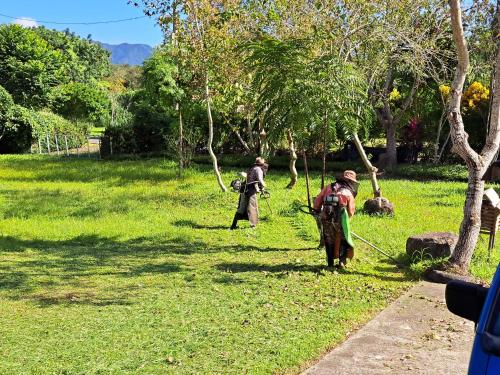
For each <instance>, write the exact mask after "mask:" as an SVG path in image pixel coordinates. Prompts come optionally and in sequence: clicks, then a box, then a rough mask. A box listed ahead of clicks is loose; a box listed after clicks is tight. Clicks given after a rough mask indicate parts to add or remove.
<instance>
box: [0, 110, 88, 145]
mask: <svg viewBox="0 0 500 375" xmlns="http://www.w3.org/2000/svg"><path fill="white" fill-rule="evenodd" d="M4 126H5V128H4V133H3V137H2V138H1V139H0V153H3V154H19V153H23V152H27V151H28V150H29V149H30V147H31V145H32V144H33V143H34V142H38V140H39V141H40V143H41V144H42V147H43V148H44V149H45V148H46V147H47V141H46V139H47V135H48V137H49V143H50V148H51V149H52V150H55V149H56V139H55V135H56V134H57V136H58V142H59V147H60V148H61V149H63V148H64V147H65V138H64V136H66V140H67V142H68V147H69V148H74V147H77V146H80V145H82V144H83V143H84V142H85V138H86V135H87V134H88V132H89V129H90V126H89V124H88V123H83V122H81V123H72V122H70V121H68V120H66V119H65V118H63V117H61V116H58V115H56V114H54V113H52V112H49V111H39V112H35V111H32V110H29V109H27V108H24V107H22V106H20V105H16V104H14V105H13V106H12V107H11V109H10V111H9V112H8V115H7V117H6V121H5V125H4Z"/></svg>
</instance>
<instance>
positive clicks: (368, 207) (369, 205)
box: [363, 197, 394, 216]
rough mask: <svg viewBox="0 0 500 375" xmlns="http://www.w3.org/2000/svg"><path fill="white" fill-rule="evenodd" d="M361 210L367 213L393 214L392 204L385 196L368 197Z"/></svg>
mask: <svg viewBox="0 0 500 375" xmlns="http://www.w3.org/2000/svg"><path fill="white" fill-rule="evenodd" d="M363 211H364V212H366V213H367V214H368V215H390V216H392V215H394V206H393V205H392V203H391V202H389V200H388V199H386V198H381V197H378V198H373V199H368V200H367V201H366V202H365V204H364V206H363Z"/></svg>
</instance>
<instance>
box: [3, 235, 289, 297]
mask: <svg viewBox="0 0 500 375" xmlns="http://www.w3.org/2000/svg"><path fill="white" fill-rule="evenodd" d="M287 250H289V249H286V248H270V247H265V248H259V247H256V246H235V245H225V246H224V245H222V246H215V245H211V244H207V243H205V242H202V241H188V240H186V239H185V238H173V239H165V238H157V237H139V238H135V239H131V240H128V241H119V240H117V239H115V238H104V237H100V236H98V235H85V236H78V237H75V238H72V239H69V240H62V241H57V240H45V239H38V240H36V239H35V240H25V239H21V238H16V237H9V236H4V237H0V253H4V254H6V255H7V254H8V257H9V258H11V257H12V256H14V257H16V256H18V255H21V256H19V257H16V258H15V260H10V261H9V262H8V263H3V264H0V292H2V291H3V292H5V294H7V295H8V296H9V298H11V299H24V298H28V299H30V298H31V297H30V294H32V293H35V292H36V291H39V290H40V289H42V290H57V289H58V288H59V290H64V288H68V287H69V288H73V289H78V290H79V289H81V288H82V279H88V278H94V277H95V278H105V279H104V280H107V281H109V282H111V285H112V286H111V287H110V288H111V290H110V292H113V288H115V289H116V288H117V287H116V285H118V284H122V285H123V283H124V282H125V283H126V281H120V280H116V278H124V279H125V278H129V279H133V278H135V277H140V276H143V275H168V274H173V273H180V272H186V271H190V270H191V265H190V260H189V256H191V255H194V254H207V253H214V254H215V253H223V252H229V253H237V252H249V251H250V252H251V251H255V252H276V251H287ZM26 251H29V252H30V253H29V257H26V256H22V254H23V253H25V252H26ZM165 257H168V261H165ZM110 277H111V279H110ZM113 278H115V280H113ZM230 281H231V280H229V279H227V280H224V278H221V279H220V280H216V282H221V283H223V282H230ZM232 282H234V283H237V282H238V281H236V280H234V279H233V280H232ZM113 285H114V286H113ZM83 287H84V288H85V285H83ZM117 293H118V294H120V293H122V292H121V291H120V290H118V292H117ZM35 299H36V298H35ZM115 299H116V298H113V299H112V301H106V300H105V299H104V300H103V297H99V298H94V299H92V298H83V297H82V298H80V297H78V298H76V297H75V298H73V299H71V298H70V299H68V298H66V297H65V295H62V296H61V295H59V294H56V295H53V294H52V295H49V296H43V298H42V302H41V303H42V304H43V305H44V306H45V305H50V304H56V303H58V301H59V302H60V303H73V302H75V303H89V304H93V305H99V304H102V305H105V304H112V303H116V304H124V303H125V302H124V301H115ZM119 299H120V298H119ZM113 301H115V302H113Z"/></svg>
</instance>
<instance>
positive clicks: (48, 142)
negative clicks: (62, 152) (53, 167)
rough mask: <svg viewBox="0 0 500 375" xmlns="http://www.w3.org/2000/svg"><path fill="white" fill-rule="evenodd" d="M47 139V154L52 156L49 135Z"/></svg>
mask: <svg viewBox="0 0 500 375" xmlns="http://www.w3.org/2000/svg"><path fill="white" fill-rule="evenodd" d="M45 136H46V138H47V153H48V154H49V155H50V138H49V134H48V133H47V134H45Z"/></svg>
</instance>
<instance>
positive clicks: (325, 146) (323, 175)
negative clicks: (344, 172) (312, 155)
mask: <svg viewBox="0 0 500 375" xmlns="http://www.w3.org/2000/svg"><path fill="white" fill-rule="evenodd" d="M322 132H323V134H322V136H323V155H322V164H323V165H322V168H321V190H323V188H324V187H325V178H326V153H327V152H328V112H325V117H324V119H323V129H322Z"/></svg>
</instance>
